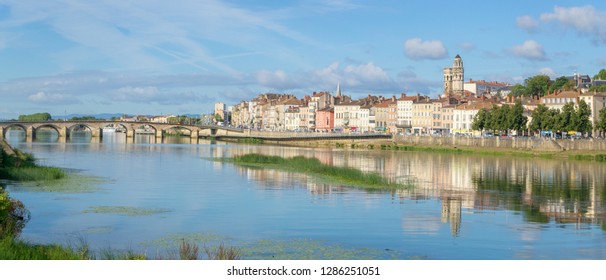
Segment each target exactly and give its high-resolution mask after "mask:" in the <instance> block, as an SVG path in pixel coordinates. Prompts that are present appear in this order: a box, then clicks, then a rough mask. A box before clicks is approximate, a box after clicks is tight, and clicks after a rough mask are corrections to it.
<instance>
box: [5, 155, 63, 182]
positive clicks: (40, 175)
mask: <svg viewBox="0 0 606 280" xmlns="http://www.w3.org/2000/svg"><path fill="white" fill-rule="evenodd" d="M14 151H15V153H16V155H14V156H9V155H7V154H6V153H5V152H4V151H1V150H0V159H1V160H0V179H7V180H14V181H46V180H56V179H61V178H63V177H65V172H64V171H63V170H61V169H59V168H55V167H47V166H39V165H37V164H36V160H35V158H34V156H33V155H32V154H29V153H23V152H21V151H20V150H18V149H14Z"/></svg>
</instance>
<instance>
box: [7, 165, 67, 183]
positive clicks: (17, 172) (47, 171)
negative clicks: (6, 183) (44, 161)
mask: <svg viewBox="0 0 606 280" xmlns="http://www.w3.org/2000/svg"><path fill="white" fill-rule="evenodd" d="M64 177H65V172H64V171H63V170H61V169H59V168H55V167H47V166H28V167H8V168H0V178H3V179H8V180H15V181H48V180H57V179H61V178H64Z"/></svg>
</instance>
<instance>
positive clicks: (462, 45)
mask: <svg viewBox="0 0 606 280" xmlns="http://www.w3.org/2000/svg"><path fill="white" fill-rule="evenodd" d="M605 50H606V2H605V1H603V0H599V1H597V0H596V1H546V0H533V1H517V0H512V1H493V0H481V1H433V0H423V1H417V0H412V1H399V0H394V1H380V0H377V1H358V0H298V1H294V0H290V1H289V0H282V1H277V0H276V1H253V0H244V1H215V0H175V1H166V0H145V1H144V0H132V1H131V0H120V1H116V0H112V1H108V0H98V1H82V0H45V1H34V0H14V1H13V0H0V119H12V118H17V116H18V115H21V114H32V113H37V112H49V113H51V115H53V116H60V115H61V116H62V115H65V114H83V115H87V114H100V113H127V114H133V115H134V114H143V115H160V114H186V113H188V114H204V113H211V112H212V110H213V106H214V103H215V102H224V103H226V104H227V105H235V104H237V103H239V102H240V101H242V100H250V99H252V98H254V97H256V96H257V95H259V94H262V93H267V92H271V93H288V94H294V95H296V96H297V97H299V98H300V97H303V96H304V95H310V94H311V93H313V92H317V91H328V92H333V93H334V92H335V91H336V88H337V84H338V83H340V86H341V90H342V93H343V94H345V95H350V96H352V97H354V98H359V97H363V96H366V95H368V94H372V95H377V96H392V95H396V96H397V95H400V93H402V92H405V93H407V94H417V93H421V94H425V95H429V96H431V97H437V96H438V95H439V94H440V93H441V92H442V91H443V85H442V84H443V83H442V79H443V69H444V68H445V67H451V66H452V63H453V60H454V57H455V56H456V55H457V54H459V55H460V56H461V57H462V59H463V64H464V67H465V80H469V79H474V80H489V81H499V82H509V83H523V81H524V79H525V78H528V77H531V76H534V75H538V74H546V75H549V76H550V77H552V78H554V79H555V78H557V77H559V76H563V75H573V74H574V73H579V74H587V75H590V76H593V75H595V74H597V73H598V72H599V70H600V69H602V68H606V51H605Z"/></svg>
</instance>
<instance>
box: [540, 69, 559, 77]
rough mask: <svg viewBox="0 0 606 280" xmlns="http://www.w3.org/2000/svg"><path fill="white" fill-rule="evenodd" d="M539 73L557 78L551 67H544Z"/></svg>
mask: <svg viewBox="0 0 606 280" xmlns="http://www.w3.org/2000/svg"><path fill="white" fill-rule="evenodd" d="M539 73H541V74H543V75H547V76H549V77H550V78H552V79H553V78H555V77H556V72H555V71H554V70H553V69H551V68H549V67H544V68H541V69H539Z"/></svg>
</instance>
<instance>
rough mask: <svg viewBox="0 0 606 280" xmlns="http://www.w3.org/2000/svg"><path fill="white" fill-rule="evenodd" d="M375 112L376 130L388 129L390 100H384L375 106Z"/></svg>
mask: <svg viewBox="0 0 606 280" xmlns="http://www.w3.org/2000/svg"><path fill="white" fill-rule="evenodd" d="M373 110H374V113H375V130H377V131H387V129H388V128H387V127H388V121H389V102H388V101H383V102H381V103H379V104H376V105H375V106H374V107H373Z"/></svg>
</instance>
